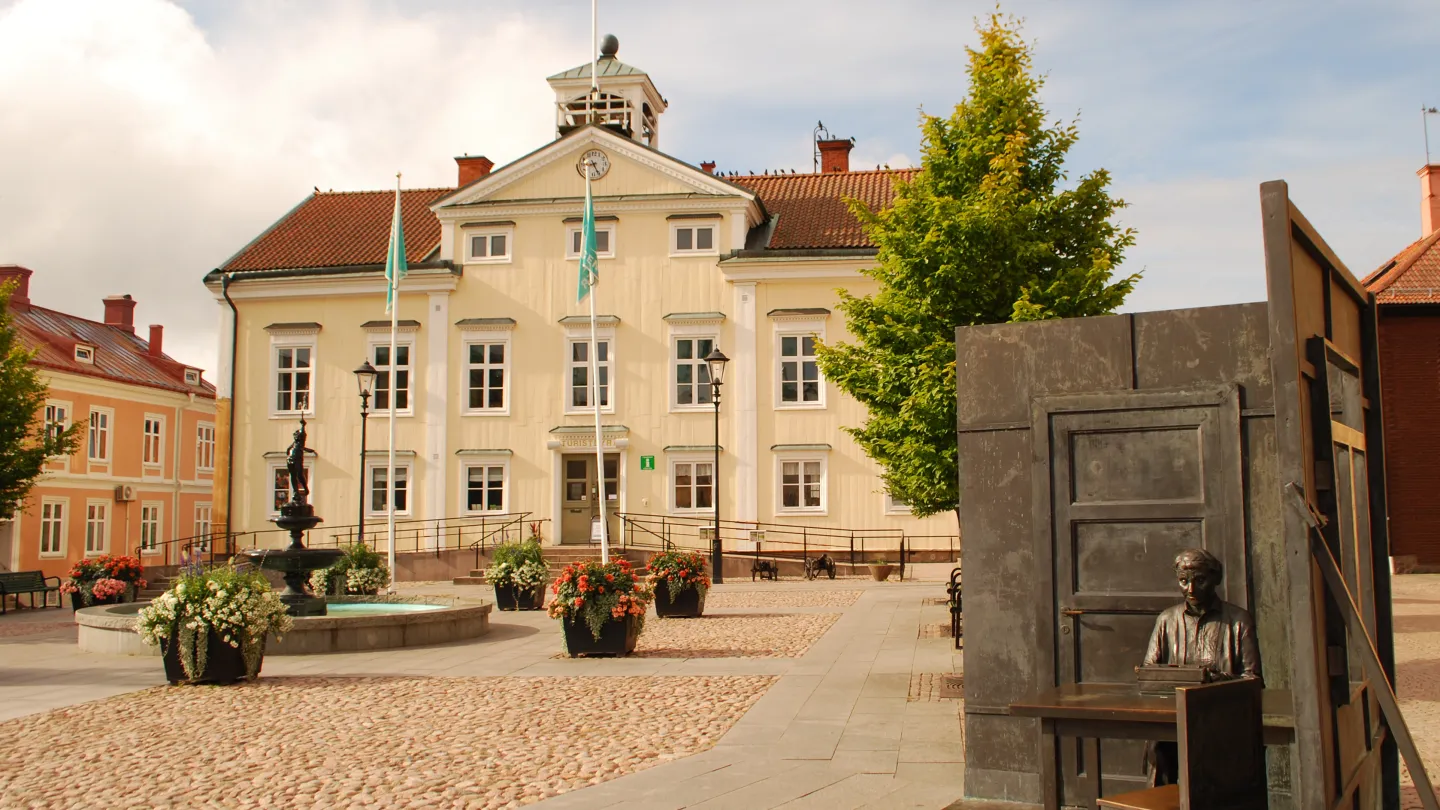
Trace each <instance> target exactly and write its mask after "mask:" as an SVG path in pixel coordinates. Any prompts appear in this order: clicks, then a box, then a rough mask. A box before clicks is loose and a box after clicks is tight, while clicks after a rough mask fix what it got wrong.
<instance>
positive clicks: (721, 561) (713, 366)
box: [705, 346, 730, 585]
mask: <svg viewBox="0 0 1440 810" xmlns="http://www.w3.org/2000/svg"><path fill="white" fill-rule="evenodd" d="M728 362H730V358H728V357H726V356H725V353H724V352H722V351H720V347H719V346H716V347H715V348H713V349H711V350H710V353H709V354H707V355H705V365H706V367H708V368H709V369H710V401H711V402H714V403H715V467H714V468H713V469H712V470H711V471H710V491H711V492H712V493H714V499H715V536H714V537H712V538H710V579H711V581H712V582H714V583H715V584H716V585H719V584H721V583H722V582H724V581H725V572H724V570H723V569H724V567H725V558H724V557H723V556H722V555H721V553H720V386H722V385H724V384H725V364H726V363H728Z"/></svg>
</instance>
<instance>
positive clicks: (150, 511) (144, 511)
mask: <svg viewBox="0 0 1440 810" xmlns="http://www.w3.org/2000/svg"><path fill="white" fill-rule="evenodd" d="M159 548H160V504H158V503H143V504H140V551H141V552H143V553H154V552H155V551H156V550H158V549H159Z"/></svg>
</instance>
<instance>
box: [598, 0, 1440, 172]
mask: <svg viewBox="0 0 1440 810" xmlns="http://www.w3.org/2000/svg"><path fill="white" fill-rule="evenodd" d="M599 5H600V0H590V101H591V106H590V110H591V112H592V113H593V112H594V110H595V106H594V104H595V100H596V98H597V97H598V96H599V95H600V74H599V72H598V70H599V67H600V54H599V53H598V51H599V50H600V30H599V28H598V27H597V25H596V20H597V18H598V17H597V15H598V14H599V12H598V11H597V7H598V6H599ZM1427 148H1428V145H1427ZM1426 163H1429V161H1428V160H1427V161H1426Z"/></svg>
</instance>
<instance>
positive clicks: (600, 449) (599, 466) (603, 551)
mask: <svg viewBox="0 0 1440 810" xmlns="http://www.w3.org/2000/svg"><path fill="white" fill-rule="evenodd" d="M594 204H595V203H594V199H593V198H592V197H591V196H590V161H589V160H586V161H585V208H586V209H587V210H593V206H594ZM584 238H585V239H586V240H587V241H588V240H589V239H591V238H592V237H591V235H590V232H589V231H587V232H586V234H585V236H584ZM594 247H595V246H594V245H588V246H586V249H585V250H583V251H581V259H580V260H581V261H582V262H583V261H585V259H584V257H585V256H587V255H590V251H591V250H593V249H594ZM596 275H598V274H592V275H591V277H590V295H589V296H587V297H588V298H589V299H590V390H591V398H592V400H593V402H594V404H595V478H596V480H597V481H598V482H599V497H598V498H597V500H598V501H599V502H600V562H602V563H608V562H610V524H609V522H608V521H607V520H606V519H605V507H606V505H607V504H606V492H605V436H604V430H603V428H601V426H600V352H599V346H600V342H599V340H598V337H597V329H596V326H595V281H596V279H595V276H596Z"/></svg>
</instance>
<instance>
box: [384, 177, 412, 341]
mask: <svg viewBox="0 0 1440 810" xmlns="http://www.w3.org/2000/svg"><path fill="white" fill-rule="evenodd" d="M409 272H410V267H409V265H407V264H406V263H405V225H404V223H403V222H401V220H400V180H399V176H398V175H397V176H396V180H395V218H394V219H393V220H392V221H391V222H390V249H389V250H388V251H386V253H385V281H386V286H385V313H386V314H387V315H388V314H390V311H391V308H392V307H393V306H394V304H395V290H396V288H398V287H399V286H400V279H402V278H405V276H406V274H408V273H409Z"/></svg>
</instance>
